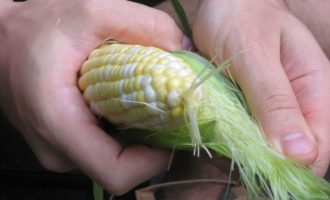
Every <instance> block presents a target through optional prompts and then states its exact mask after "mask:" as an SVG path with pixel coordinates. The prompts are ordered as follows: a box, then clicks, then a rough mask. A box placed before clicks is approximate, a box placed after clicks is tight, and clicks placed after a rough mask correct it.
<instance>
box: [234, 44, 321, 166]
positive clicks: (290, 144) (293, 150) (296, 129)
mask: <svg viewBox="0 0 330 200" xmlns="http://www.w3.org/2000/svg"><path fill="white" fill-rule="evenodd" d="M255 47H258V45H256V46H255ZM244 54H245V55H243V56H242V57H243V58H241V59H238V60H239V61H238V63H235V69H234V71H235V79H236V80H237V81H238V83H239V85H240V86H241V87H242V89H243V91H244V93H245V95H246V97H247V100H248V102H249V105H250V106H251V108H252V110H253V113H254V115H255V117H256V119H257V120H258V121H259V122H260V124H261V127H262V129H263V131H264V132H265V134H266V135H267V136H268V138H269V139H270V141H271V143H272V145H273V146H274V147H275V148H276V149H277V150H278V151H279V152H281V153H283V154H286V155H287V156H289V157H292V158H295V159H298V160H301V161H302V162H304V163H308V164H310V163H312V162H313V161H314V160H315V158H316V156H317V149H316V145H315V140H314V137H313V135H312V133H311V132H310V130H309V128H308V125H307V123H306V121H305V119H304V117H303V115H302V113H301V110H300V106H299V103H298V101H297V99H296V97H295V94H294V91H293V89H292V88H291V85H290V81H289V80H288V78H287V76H286V74H285V71H284V70H283V67H282V66H281V63H280V62H279V58H276V57H275V58H274V57H273V56H272V55H276V54H275V53H274V52H269V50H267V49H263V48H262V47H261V49H257V48H254V49H251V50H249V51H247V52H246V53H244Z"/></svg>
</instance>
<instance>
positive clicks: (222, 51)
mask: <svg viewBox="0 0 330 200" xmlns="http://www.w3.org/2000/svg"><path fill="white" fill-rule="evenodd" d="M193 34H194V41H195V43H196V46H197V48H198V49H199V50H200V51H201V52H202V53H204V54H205V55H207V56H208V57H209V58H211V59H212V58H215V61H216V62H217V63H221V62H223V61H224V60H225V59H228V58H229V57H230V56H233V55H237V56H234V58H233V61H232V66H231V67H230V68H229V71H230V73H231V75H232V77H233V78H234V79H235V81H236V82H237V83H238V84H239V86H240V87H241V89H242V90H243V92H244V93H245V95H246V98H247V101H248V104H249V106H250V107H251V109H252V112H253V115H254V116H255V118H256V119H257V120H258V121H259V122H260V124H261V127H262V129H263V130H264V132H265V134H266V135H267V136H268V138H269V139H270V142H271V144H272V145H273V146H274V148H275V149H276V150H277V151H279V152H281V153H283V154H285V155H286V156H288V157H291V158H294V159H297V160H299V161H301V162H303V163H305V164H312V163H315V164H314V165H313V168H314V171H315V172H316V173H317V174H318V175H320V176H322V175H324V174H325V172H326V170H327V168H328V166H329V162H330V132H329V130H330V123H329V120H330V109H329V108H330V93H329V91H330V63H329V61H328V59H327V57H326V56H325V54H324V52H323V51H322V49H321V48H320V46H319V44H318V43H317V41H316V40H315V39H314V37H313V36H312V34H311V33H310V31H309V30H308V29H307V28H306V27H305V26H304V25H303V24H302V23H301V22H300V21H299V20H297V19H296V18H295V17H294V16H293V15H292V14H291V13H290V12H289V11H288V9H287V7H286V6H285V4H284V2H283V1H281V0H244V1H242V0H230V1H224V0H204V1H203V3H202V5H201V7H200V8H199V11H198V14H197V16H196V18H195V22H194V27H193ZM240 51H243V53H240V54H238V53H239V52H240Z"/></svg>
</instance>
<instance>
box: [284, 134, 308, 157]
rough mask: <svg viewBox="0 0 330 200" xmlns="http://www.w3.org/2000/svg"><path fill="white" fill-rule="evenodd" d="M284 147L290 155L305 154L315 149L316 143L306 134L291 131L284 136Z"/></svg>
mask: <svg viewBox="0 0 330 200" xmlns="http://www.w3.org/2000/svg"><path fill="white" fill-rule="evenodd" d="M282 148H283V150H284V151H285V153H286V154H289V155H298V154H305V153H309V152H311V151H312V150H313V148H314V143H313V142H312V141H311V140H310V139H309V138H307V136H306V135H305V134H302V133H290V134H287V135H286V136H285V137H283V139H282Z"/></svg>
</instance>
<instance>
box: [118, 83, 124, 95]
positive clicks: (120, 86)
mask: <svg viewBox="0 0 330 200" xmlns="http://www.w3.org/2000/svg"><path fill="white" fill-rule="evenodd" d="M123 93H124V81H123V80H120V81H118V94H119V95H121V94H123Z"/></svg>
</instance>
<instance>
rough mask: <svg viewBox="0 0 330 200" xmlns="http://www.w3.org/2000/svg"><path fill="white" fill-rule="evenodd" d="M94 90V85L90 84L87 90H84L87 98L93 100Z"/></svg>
mask: <svg viewBox="0 0 330 200" xmlns="http://www.w3.org/2000/svg"><path fill="white" fill-rule="evenodd" d="M92 91H93V86H92V85H90V86H88V87H87V88H86V90H85V92H84V96H85V98H86V99H87V100H89V101H90V100H91V97H92Z"/></svg>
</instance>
